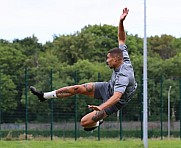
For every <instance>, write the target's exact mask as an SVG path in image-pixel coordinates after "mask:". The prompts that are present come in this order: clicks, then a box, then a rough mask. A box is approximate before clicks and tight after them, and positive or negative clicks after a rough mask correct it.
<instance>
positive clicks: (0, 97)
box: [0, 72, 2, 140]
mask: <svg viewBox="0 0 181 148" xmlns="http://www.w3.org/2000/svg"><path fill="white" fill-rule="evenodd" d="M1 99H2V95H1V72H0V104H1ZM0 140H1V105H0Z"/></svg>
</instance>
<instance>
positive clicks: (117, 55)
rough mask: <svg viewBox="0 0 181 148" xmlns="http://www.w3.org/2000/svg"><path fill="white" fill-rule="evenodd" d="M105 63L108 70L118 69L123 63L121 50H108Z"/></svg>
mask: <svg viewBox="0 0 181 148" xmlns="http://www.w3.org/2000/svg"><path fill="white" fill-rule="evenodd" d="M106 63H107V65H108V66H109V67H110V68H118V67H119V66H120V65H121V64H122V63H123V53H122V51H121V49H120V48H113V49H110V50H109V51H108V54H107V60H106Z"/></svg>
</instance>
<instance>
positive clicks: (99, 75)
mask: <svg viewBox="0 0 181 148" xmlns="http://www.w3.org/2000/svg"><path fill="white" fill-rule="evenodd" d="M100 78H101V74H100V72H98V82H99V81H100ZM98 103H99V104H100V100H99V99H98ZM98 141H100V126H98Z"/></svg>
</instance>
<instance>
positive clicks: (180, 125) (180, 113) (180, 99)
mask: <svg viewBox="0 0 181 148" xmlns="http://www.w3.org/2000/svg"><path fill="white" fill-rule="evenodd" d="M180 139H181V79H180Z"/></svg>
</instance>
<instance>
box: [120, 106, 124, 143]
mask: <svg viewBox="0 0 181 148" xmlns="http://www.w3.org/2000/svg"><path fill="white" fill-rule="evenodd" d="M119 120H120V140H122V139H123V127H122V109H120V111H119Z"/></svg>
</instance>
